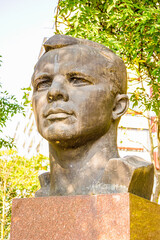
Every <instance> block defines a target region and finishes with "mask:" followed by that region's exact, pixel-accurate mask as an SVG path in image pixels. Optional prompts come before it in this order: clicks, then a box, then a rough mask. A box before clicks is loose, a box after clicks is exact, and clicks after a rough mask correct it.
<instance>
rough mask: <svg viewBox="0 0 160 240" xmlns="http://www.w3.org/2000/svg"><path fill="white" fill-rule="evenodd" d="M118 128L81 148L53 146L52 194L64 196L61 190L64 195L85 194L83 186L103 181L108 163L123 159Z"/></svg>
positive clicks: (51, 162) (50, 149)
mask: <svg viewBox="0 0 160 240" xmlns="http://www.w3.org/2000/svg"><path fill="white" fill-rule="evenodd" d="M116 129H117V128H116V126H115V124H112V125H111V127H110V129H109V131H108V132H107V133H105V134H104V135H103V136H101V137H100V138H99V139H97V140H96V141H90V142H88V143H87V144H86V145H83V146H79V147H77V148H68V149H67V148H65V149H64V148H63V147H61V146H59V145H58V144H53V145H51V144H50V145H49V152H50V168H51V169H50V171H51V194H52V195H53V194H54V192H55V194H57V195H58V194H60V195H61V192H60V193H59V192H57V191H59V190H58V189H61V191H62V195H69V194H83V193H82V192H81V188H82V186H84V185H86V184H88V185H91V184H92V181H94V182H95V181H99V178H100V177H101V175H102V174H103V172H104V169H105V166H106V163H107V162H108V160H109V159H111V158H117V157H119V155H118V151H117V131H116ZM68 187H69V189H68ZM88 187H89V186H88ZM55 189H57V190H55Z"/></svg>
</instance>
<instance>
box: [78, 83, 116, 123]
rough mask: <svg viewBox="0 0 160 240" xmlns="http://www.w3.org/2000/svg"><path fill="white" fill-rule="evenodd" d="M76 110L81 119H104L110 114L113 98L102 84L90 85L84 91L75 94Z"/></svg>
mask: <svg viewBox="0 0 160 240" xmlns="http://www.w3.org/2000/svg"><path fill="white" fill-rule="evenodd" d="M75 101H76V102H77V104H76V105H77V106H78V109H77V112H78V114H79V117H83V119H86V120H87V119H89V118H90V119H92V120H94V119H95V120H97V119H100V120H102V119H104V118H106V117H108V116H111V113H112V108H113V99H112V96H111V95H110V93H109V91H108V89H105V88H104V86H99V87H97V86H96V87H91V88H90V89H89V88H88V91H87V89H85V91H84V92H83V93H82V92H81V93H79V94H76V99H75Z"/></svg>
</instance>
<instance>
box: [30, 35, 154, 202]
mask: <svg viewBox="0 0 160 240" xmlns="http://www.w3.org/2000/svg"><path fill="white" fill-rule="evenodd" d="M44 47H45V53H44V54H43V56H42V57H41V58H40V59H39V61H38V63H37V64H36V66H35V69H34V73H33V77H32V84H33V88H34V90H33V99H32V103H33V110H34V114H35V118H36V123H37V127H38V131H39V133H40V134H41V135H42V137H44V138H45V139H46V140H47V141H48V142H49V151H50V173H46V174H44V175H42V176H41V178H40V179H41V180H40V182H41V187H42V188H41V189H40V190H39V191H38V192H37V193H36V196H48V195H77V194H99V193H115V192H127V191H129V192H132V193H134V194H137V195H139V196H143V197H146V198H148V199H149V198H150V195H151V192H152V185H153V172H154V171H153V165H152V164H148V163H145V162H144V161H143V160H142V159H138V158H137V157H128V158H119V155H118V151H117V126H118V122H119V119H120V117H121V116H122V115H123V114H124V113H125V111H126V110H127V107H128V97H127V95H126V86H127V83H126V69H125V65H124V63H123V61H122V60H121V59H120V58H119V57H118V56H116V55H115V54H114V53H113V52H112V51H111V50H109V49H108V48H106V47H104V46H103V45H101V44H98V43H94V42H91V41H89V40H83V39H76V38H72V37H69V36H63V35H55V36H53V37H51V38H50V39H49V40H48V41H47V42H45V44H44ZM144 168H145V171H144V170H143V169H144ZM140 183H141V184H140ZM144 186H147V187H146V188H144ZM148 186H149V187H148Z"/></svg>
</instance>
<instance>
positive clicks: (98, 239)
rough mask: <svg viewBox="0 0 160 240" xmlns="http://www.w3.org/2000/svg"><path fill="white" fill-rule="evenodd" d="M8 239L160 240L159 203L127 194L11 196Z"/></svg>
mask: <svg viewBox="0 0 160 240" xmlns="http://www.w3.org/2000/svg"><path fill="white" fill-rule="evenodd" d="M11 240H160V206H159V205H157V204H155V203H151V202H150V201H148V200H145V199H143V198H140V197H137V196H135V195H132V194H129V193H125V194H106V195H93V196H67V197H44V198H30V199H14V200H13V207H12V223H11Z"/></svg>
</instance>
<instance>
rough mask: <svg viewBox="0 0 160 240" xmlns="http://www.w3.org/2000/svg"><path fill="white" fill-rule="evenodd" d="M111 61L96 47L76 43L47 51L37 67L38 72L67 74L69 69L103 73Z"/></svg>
mask: <svg viewBox="0 0 160 240" xmlns="http://www.w3.org/2000/svg"><path fill="white" fill-rule="evenodd" d="M110 64H111V63H109V62H108V61H107V60H106V59H105V58H104V57H103V56H102V55H101V54H100V53H99V52H98V51H97V50H96V49H94V48H92V47H90V46H84V45H74V46H67V47H63V48H60V49H53V50H50V51H49V52H47V53H45V54H44V55H43V56H42V57H41V58H40V60H39V61H38V63H37V64H36V67H35V74H36V73H37V72H40V71H43V72H46V71H47V72H50V73H52V74H57V73H60V72H61V73H62V74H66V73H67V72H69V71H73V72H84V73H86V74H88V75H90V74H91V73H92V75H94V74H96V75H97V74H100V75H101V74H103V73H104V71H105V68H106V65H110Z"/></svg>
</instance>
